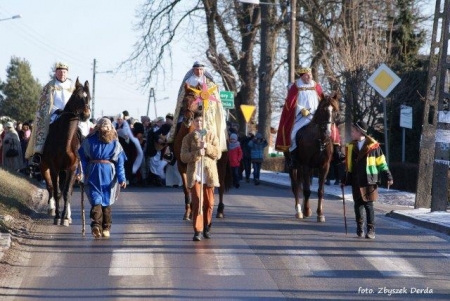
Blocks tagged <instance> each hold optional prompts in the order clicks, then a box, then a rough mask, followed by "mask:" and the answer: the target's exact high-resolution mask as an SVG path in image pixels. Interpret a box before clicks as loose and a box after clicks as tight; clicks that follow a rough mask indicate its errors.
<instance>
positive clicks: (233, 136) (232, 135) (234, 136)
mask: <svg viewBox="0 0 450 301" xmlns="http://www.w3.org/2000/svg"><path fill="white" fill-rule="evenodd" d="M237 138H238V137H237V135H236V134H231V135H230V140H237Z"/></svg>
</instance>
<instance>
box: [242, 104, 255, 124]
mask: <svg viewBox="0 0 450 301" xmlns="http://www.w3.org/2000/svg"><path fill="white" fill-rule="evenodd" d="M241 111H242V114H243V115H244V118H245V121H247V123H248V122H249V121H250V118H252V115H253V112H254V111H255V106H251V105H241Z"/></svg>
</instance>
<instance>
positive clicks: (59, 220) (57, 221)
mask: <svg viewBox="0 0 450 301" xmlns="http://www.w3.org/2000/svg"><path fill="white" fill-rule="evenodd" d="M59 224H61V219H59V218H55V219H54V220H53V225H59Z"/></svg>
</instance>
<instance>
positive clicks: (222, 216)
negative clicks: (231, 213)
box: [216, 212, 225, 218]
mask: <svg viewBox="0 0 450 301" xmlns="http://www.w3.org/2000/svg"><path fill="white" fill-rule="evenodd" d="M224 217H225V216H224V215H223V213H222V212H217V214H216V218H224Z"/></svg>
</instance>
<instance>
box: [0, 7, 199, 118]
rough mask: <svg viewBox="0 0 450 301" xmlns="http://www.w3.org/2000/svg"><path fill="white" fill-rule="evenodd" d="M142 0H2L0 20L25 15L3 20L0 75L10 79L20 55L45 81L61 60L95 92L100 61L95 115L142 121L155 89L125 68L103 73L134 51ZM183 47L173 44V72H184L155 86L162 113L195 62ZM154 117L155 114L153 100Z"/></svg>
mask: <svg viewBox="0 0 450 301" xmlns="http://www.w3.org/2000/svg"><path fill="white" fill-rule="evenodd" d="M143 1H144V0H126V1H125V0H78V1H56V0H39V1H36V0H14V1H11V0H0V20H1V19H6V18H10V17H11V16H14V15H21V18H19V19H9V20H3V21H0V41H1V44H0V79H1V80H2V81H5V80H6V69H7V67H8V66H9V64H10V61H11V57H13V56H15V57H18V58H21V59H26V60H27V61H28V62H29V63H30V64H31V72H32V74H33V76H34V77H35V78H37V79H38V80H39V82H40V83H41V84H42V85H45V84H46V83H47V82H48V81H49V80H50V75H49V74H50V73H51V67H52V66H53V65H54V63H56V62H59V61H61V62H65V63H67V64H68V66H69V78H71V79H72V80H74V81H75V80H76V78H77V77H79V79H80V81H81V82H84V81H86V80H87V81H89V83H90V84H91V93H92V81H93V62H94V59H96V61H97V64H96V66H97V67H96V70H97V72H96V80H95V111H94V112H95V116H94V117H95V118H98V117H101V116H103V115H109V116H114V115H117V114H118V113H120V112H122V111H124V110H128V111H129V113H130V115H131V116H132V117H135V118H139V119H140V116H143V115H147V106H148V103H149V90H150V87H148V88H146V89H145V90H142V88H140V85H141V81H142V78H136V77H131V76H130V75H126V74H125V72H123V71H121V72H119V73H111V74H110V73H104V72H106V71H114V70H116V69H117V67H118V65H119V64H120V63H121V62H122V61H124V60H126V59H127V58H128V56H129V55H130V54H131V53H132V51H133V45H134V44H135V43H136V39H137V35H138V33H137V32H135V31H133V24H135V23H137V21H138V19H137V18H136V16H135V12H136V9H138V8H139V6H140V4H141V3H142V2H143ZM179 43H182V42H179ZM183 48H184V47H183V45H182V44H180V45H176V44H175V45H173V49H174V53H175V57H176V59H175V60H174V61H173V66H174V70H183V72H173V74H166V75H165V76H166V80H167V81H166V82H165V85H164V88H158V87H162V86H163V85H152V86H153V88H154V91H155V98H154V99H156V107H157V115H158V116H165V115H166V114H167V113H169V112H172V113H173V111H174V110H175V104H176V94H177V92H178V88H179V86H180V84H181V81H182V79H183V76H184V74H185V73H186V72H187V71H188V70H189V69H190V68H191V67H192V63H193V62H194V61H195V60H196V59H195V58H192V55H191V54H188V53H186V52H185V51H183ZM200 59H201V58H200ZM201 60H202V59H201ZM166 72H171V70H167V71H166ZM152 86H151V87H152ZM149 117H150V118H151V119H155V117H156V116H155V107H154V102H153V99H152V101H151V104H150V108H149Z"/></svg>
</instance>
